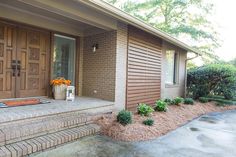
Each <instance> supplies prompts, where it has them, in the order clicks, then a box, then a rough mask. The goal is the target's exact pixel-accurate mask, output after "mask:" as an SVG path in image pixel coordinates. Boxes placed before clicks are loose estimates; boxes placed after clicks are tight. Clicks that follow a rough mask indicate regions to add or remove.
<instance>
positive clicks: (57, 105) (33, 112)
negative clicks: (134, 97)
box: [0, 97, 114, 124]
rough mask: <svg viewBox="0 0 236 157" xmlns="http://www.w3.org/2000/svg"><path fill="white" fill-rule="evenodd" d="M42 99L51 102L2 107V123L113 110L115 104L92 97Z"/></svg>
mask: <svg viewBox="0 0 236 157" xmlns="http://www.w3.org/2000/svg"><path fill="white" fill-rule="evenodd" d="M40 99H41V100H42V101H50V103H47V104H39V105H28V106H19V107H9V108H0V123H1V124H3V123H7V122H11V121H17V120H22V119H32V118H37V117H43V116H44V117H45V116H50V115H55V114H65V113H70V112H81V113H93V114H94V113H101V112H111V111H112V109H113V106H114V102H111V101H106V100H101V99H96V98H90V97H76V99H75V101H74V102H71V101H65V100H54V99H49V98H40Z"/></svg>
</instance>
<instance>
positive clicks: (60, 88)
mask: <svg viewBox="0 0 236 157" xmlns="http://www.w3.org/2000/svg"><path fill="white" fill-rule="evenodd" d="M66 89H67V85H65V84H62V85H55V86H53V93H54V99H56V100H65V99H66Z"/></svg>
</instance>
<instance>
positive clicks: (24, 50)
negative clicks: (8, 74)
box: [16, 28, 50, 97]
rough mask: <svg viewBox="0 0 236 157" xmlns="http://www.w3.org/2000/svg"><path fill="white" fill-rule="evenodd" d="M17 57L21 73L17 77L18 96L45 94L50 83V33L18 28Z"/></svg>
mask: <svg viewBox="0 0 236 157" xmlns="http://www.w3.org/2000/svg"><path fill="white" fill-rule="evenodd" d="M17 41H19V42H18V46H17V58H18V60H19V61H20V64H21V67H20V68H21V69H20V72H19V73H20V75H19V77H17V82H19V85H18V86H17V92H16V97H30V96H45V95H47V87H48V84H49V80H48V79H47V78H48V73H49V72H48V70H49V68H48V67H49V66H46V65H48V64H49V60H48V59H47V58H48V56H49V55H48V54H49V43H50V35H49V33H44V32H39V31H35V30H29V29H25V28H19V29H18V38H17Z"/></svg>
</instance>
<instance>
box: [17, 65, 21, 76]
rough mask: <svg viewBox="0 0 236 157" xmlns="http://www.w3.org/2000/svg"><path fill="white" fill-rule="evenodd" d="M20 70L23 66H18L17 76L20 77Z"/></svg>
mask: <svg viewBox="0 0 236 157" xmlns="http://www.w3.org/2000/svg"><path fill="white" fill-rule="evenodd" d="M20 70H21V66H20V65H18V66H17V76H20Z"/></svg>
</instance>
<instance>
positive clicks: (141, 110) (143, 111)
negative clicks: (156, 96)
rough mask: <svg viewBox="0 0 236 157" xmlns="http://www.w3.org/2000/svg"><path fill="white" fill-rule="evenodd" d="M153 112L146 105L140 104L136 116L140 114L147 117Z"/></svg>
mask: <svg viewBox="0 0 236 157" xmlns="http://www.w3.org/2000/svg"><path fill="white" fill-rule="evenodd" d="M153 111H154V110H153V108H152V107H151V106H148V105H147V104H144V103H140V104H139V105H138V114H141V115H142V116H149V115H150V114H151V113H152V112H153Z"/></svg>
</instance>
